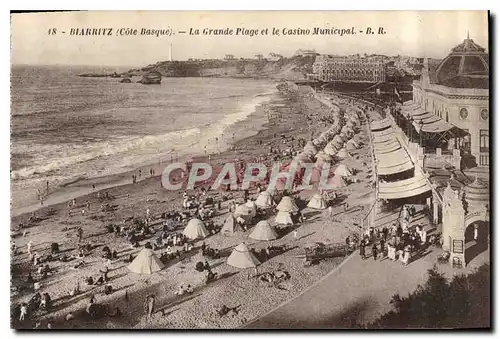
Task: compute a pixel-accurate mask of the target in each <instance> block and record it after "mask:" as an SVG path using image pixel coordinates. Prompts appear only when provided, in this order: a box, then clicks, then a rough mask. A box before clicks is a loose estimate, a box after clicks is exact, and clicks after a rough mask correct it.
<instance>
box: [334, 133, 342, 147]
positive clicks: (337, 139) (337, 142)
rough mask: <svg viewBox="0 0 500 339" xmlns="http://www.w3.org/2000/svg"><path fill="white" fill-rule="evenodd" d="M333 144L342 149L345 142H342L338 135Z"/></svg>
mask: <svg viewBox="0 0 500 339" xmlns="http://www.w3.org/2000/svg"><path fill="white" fill-rule="evenodd" d="M331 144H332V145H334V146H338V147H341V146H342V145H343V144H344V140H342V137H341V136H340V135H336V136H335V138H333V140H332V142H331Z"/></svg>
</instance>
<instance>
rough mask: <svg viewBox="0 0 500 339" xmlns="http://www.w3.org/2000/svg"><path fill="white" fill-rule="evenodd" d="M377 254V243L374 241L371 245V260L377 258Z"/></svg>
mask: <svg viewBox="0 0 500 339" xmlns="http://www.w3.org/2000/svg"><path fill="white" fill-rule="evenodd" d="M377 254H378V251H377V243H376V242H374V243H373V246H372V256H373V260H377Z"/></svg>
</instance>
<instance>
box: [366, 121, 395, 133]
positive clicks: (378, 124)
mask: <svg viewBox="0 0 500 339" xmlns="http://www.w3.org/2000/svg"><path fill="white" fill-rule="evenodd" d="M391 125H392V124H391V120H389V119H388V118H385V119H382V120H376V121H372V122H371V123H370V130H372V131H381V130H384V129H387V128H389V127H391Z"/></svg>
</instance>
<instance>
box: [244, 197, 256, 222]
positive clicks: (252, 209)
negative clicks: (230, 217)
mask: <svg viewBox="0 0 500 339" xmlns="http://www.w3.org/2000/svg"><path fill="white" fill-rule="evenodd" d="M245 206H246V207H248V208H249V209H250V212H251V214H250V215H251V216H252V218H254V217H255V216H256V215H257V205H256V204H255V202H253V201H252V200H248V201H247V203H246V204H245Z"/></svg>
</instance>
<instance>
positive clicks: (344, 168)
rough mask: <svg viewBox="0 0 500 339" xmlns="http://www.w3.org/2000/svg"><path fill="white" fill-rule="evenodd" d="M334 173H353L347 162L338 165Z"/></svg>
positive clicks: (347, 174)
mask: <svg viewBox="0 0 500 339" xmlns="http://www.w3.org/2000/svg"><path fill="white" fill-rule="evenodd" d="M334 173H335V175H340V176H342V177H349V176H351V175H352V171H351V169H350V168H349V167H347V166H346V165H345V164H340V165H338V167H337V168H336V169H335V172H334Z"/></svg>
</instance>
